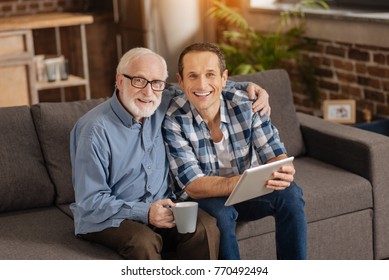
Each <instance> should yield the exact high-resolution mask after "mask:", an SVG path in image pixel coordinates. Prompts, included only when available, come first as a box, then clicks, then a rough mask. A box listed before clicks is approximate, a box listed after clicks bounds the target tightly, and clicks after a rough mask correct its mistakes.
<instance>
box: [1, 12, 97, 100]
mask: <svg viewBox="0 0 389 280" xmlns="http://www.w3.org/2000/svg"><path fill="white" fill-rule="evenodd" d="M92 22H93V17H92V16H91V15H84V14H72V13H47V14H36V15H29V16H15V17H8V18H1V19H0V107H5V106H16V105H31V104H35V103H38V102H39V94H38V91H40V90H46V89H53V88H61V89H63V88H65V87H74V86H83V87H85V97H86V99H90V97H91V95H90V85H89V69H88V54H87V45H86V34H85V25H86V24H90V23H92ZM67 26H79V28H80V33H79V34H80V48H81V53H82V62H81V65H82V72H83V75H81V76H80V75H79V76H75V75H72V73H70V76H69V79H68V80H65V81H56V82H45V81H43V82H38V81H37V80H36V73H35V65H34V56H35V52H34V39H33V36H32V31H33V30H35V29H44V28H53V29H54V30H55V39H54V41H55V42H53V43H54V44H55V47H56V52H57V55H61V54H62V53H61V36H60V28H61V27H67ZM61 99H62V100H63V99H64V98H61Z"/></svg>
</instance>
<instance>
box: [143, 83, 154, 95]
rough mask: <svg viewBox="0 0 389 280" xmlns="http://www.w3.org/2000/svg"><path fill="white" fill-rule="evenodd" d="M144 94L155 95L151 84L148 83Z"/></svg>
mask: <svg viewBox="0 0 389 280" xmlns="http://www.w3.org/2000/svg"><path fill="white" fill-rule="evenodd" d="M143 94H144V95H153V94H154V91H153V89H152V88H151V83H147V84H146V86H145V87H144V88H143Z"/></svg>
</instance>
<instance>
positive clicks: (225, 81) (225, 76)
mask: <svg viewBox="0 0 389 280" xmlns="http://www.w3.org/2000/svg"><path fill="white" fill-rule="evenodd" d="M227 79H228V69H226V70H224V71H223V73H222V83H223V87H225V86H226V84H227Z"/></svg>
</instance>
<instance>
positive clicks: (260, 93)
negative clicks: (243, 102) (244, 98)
mask: <svg viewBox="0 0 389 280" xmlns="http://www.w3.org/2000/svg"><path fill="white" fill-rule="evenodd" d="M247 93H248V95H249V99H252V100H255V102H254V103H253V112H258V111H261V112H260V113H259V114H260V115H261V116H263V115H264V114H266V113H268V115H269V116H270V111H271V108H270V104H269V94H268V93H267V91H266V90H265V89H263V88H261V87H260V86H259V85H257V84H254V83H252V82H249V84H248V86H247Z"/></svg>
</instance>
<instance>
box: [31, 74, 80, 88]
mask: <svg viewBox="0 0 389 280" xmlns="http://www.w3.org/2000/svg"><path fill="white" fill-rule="evenodd" d="M87 84H88V81H87V80H85V79H83V78H81V77H77V76H73V75H69V78H68V79H67V80H61V81H55V82H37V83H36V88H37V90H45V89H53V88H61V87H76V86H85V85H87Z"/></svg>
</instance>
